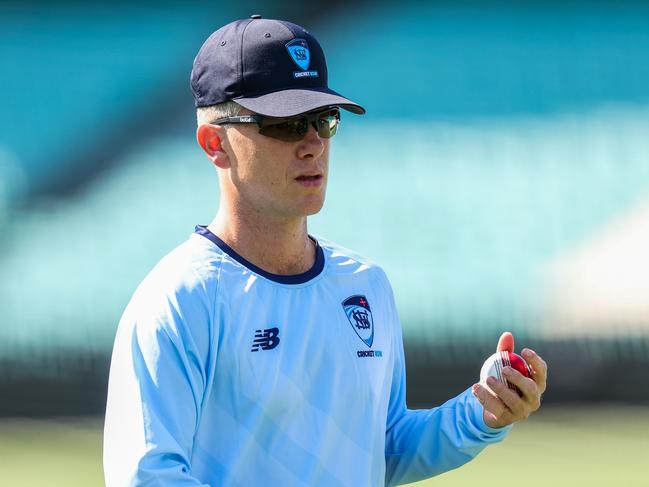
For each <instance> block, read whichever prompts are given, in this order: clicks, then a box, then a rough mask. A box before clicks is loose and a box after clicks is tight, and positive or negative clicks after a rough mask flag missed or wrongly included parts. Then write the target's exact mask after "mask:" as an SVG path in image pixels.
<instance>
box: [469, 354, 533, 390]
mask: <svg viewBox="0 0 649 487" xmlns="http://www.w3.org/2000/svg"><path fill="white" fill-rule="evenodd" d="M505 367H511V368H513V369H515V370H517V371H519V372H520V373H521V374H523V375H524V376H525V377H531V376H532V373H531V371H530V367H529V365H527V362H525V360H524V359H523V357H521V356H520V355H517V354H515V353H514V352H508V351H506V350H505V351H502V352H496V353H494V354H493V355H492V356H491V357H489V358H488V359H487V360H486V361H485V363H484V365H483V366H482V369H481V370H480V383H481V384H482V385H483V386H484V387H486V388H487V389H489V390H491V388H489V386H487V377H489V376H491V377H495V378H496V380H498V381H499V382H502V383H503V384H506V385H507V387H509V388H510V389H512V390H514V391H516V392H517V393H518V395H519V396H520V395H521V393H520V391H519V390H518V387H516V386H515V385H514V384H512V383H511V382H509V381H508V380H507V379H505V377H504V376H503V369H504V368H505ZM492 392H493V391H492Z"/></svg>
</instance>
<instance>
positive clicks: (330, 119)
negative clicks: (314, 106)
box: [318, 110, 340, 139]
mask: <svg viewBox="0 0 649 487" xmlns="http://www.w3.org/2000/svg"><path fill="white" fill-rule="evenodd" d="M339 123H340V114H339V113H338V110H331V111H328V112H325V113H323V114H320V115H319V116H318V135H319V136H320V137H322V138H323V139H329V138H331V137H333V136H334V135H336V131H337V130H338V124H339Z"/></svg>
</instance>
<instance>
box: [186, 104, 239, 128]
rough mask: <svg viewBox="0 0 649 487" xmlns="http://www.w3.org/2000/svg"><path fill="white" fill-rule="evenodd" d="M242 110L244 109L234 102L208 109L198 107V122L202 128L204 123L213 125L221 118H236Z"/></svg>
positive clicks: (208, 107)
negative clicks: (212, 123)
mask: <svg viewBox="0 0 649 487" xmlns="http://www.w3.org/2000/svg"><path fill="white" fill-rule="evenodd" d="M241 108H243V107H242V106H241V105H239V104H238V103H236V102H234V101H232V100H228V101H224V102H223V103H217V104H216V105H210V106H207V107H198V108H197V109H196V121H197V122H198V125H199V126H200V125H203V124H204V123H211V122H213V121H214V120H217V119H219V118H226V117H236V116H237V115H239V112H240V111H241Z"/></svg>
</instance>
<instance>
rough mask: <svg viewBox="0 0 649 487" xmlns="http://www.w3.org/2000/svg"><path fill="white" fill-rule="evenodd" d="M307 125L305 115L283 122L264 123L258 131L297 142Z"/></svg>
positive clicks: (274, 137) (302, 135)
mask: <svg viewBox="0 0 649 487" xmlns="http://www.w3.org/2000/svg"><path fill="white" fill-rule="evenodd" d="M308 127H309V125H308V122H307V120H306V117H300V118H296V119H293V120H287V121H285V122H280V123H272V122H271V123H268V124H265V125H263V126H262V127H261V128H260V129H259V133H260V134H262V135H265V136H267V137H272V138H273V139H279V140H283V141H284V142H297V141H298V140H302V139H303V138H304V135H305V134H306V132H307V130H308Z"/></svg>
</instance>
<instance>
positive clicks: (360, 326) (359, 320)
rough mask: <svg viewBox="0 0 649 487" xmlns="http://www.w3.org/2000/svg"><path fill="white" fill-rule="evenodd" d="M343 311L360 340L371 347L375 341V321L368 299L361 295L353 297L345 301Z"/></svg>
mask: <svg viewBox="0 0 649 487" xmlns="http://www.w3.org/2000/svg"><path fill="white" fill-rule="evenodd" d="M343 309H344V310H345V314H346V315H347V319H348V320H349V323H350V324H351V325H352V328H353V329H354V331H355V332H356V334H357V335H358V338H360V339H361V340H363V342H364V343H365V345H367V346H368V347H371V346H372V342H373V341H374V321H373V320H372V310H371V309H370V303H368V302H367V298H366V297H365V296H361V295H356V296H351V297H349V298H347V299H345V301H343Z"/></svg>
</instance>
